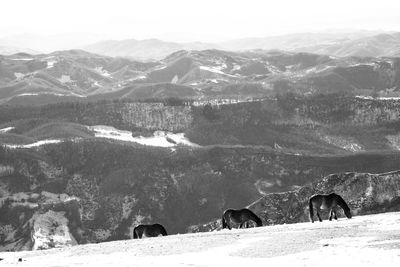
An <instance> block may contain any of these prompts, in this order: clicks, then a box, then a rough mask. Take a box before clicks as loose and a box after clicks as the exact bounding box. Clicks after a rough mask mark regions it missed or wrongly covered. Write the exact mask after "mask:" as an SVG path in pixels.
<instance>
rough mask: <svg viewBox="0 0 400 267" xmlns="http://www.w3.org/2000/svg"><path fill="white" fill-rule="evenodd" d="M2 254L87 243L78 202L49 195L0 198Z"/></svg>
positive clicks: (0, 243)
mask: <svg viewBox="0 0 400 267" xmlns="http://www.w3.org/2000/svg"><path fill="white" fill-rule="evenodd" d="M0 214H1V216H2V218H1V223H0V251H15V250H37V249H48V248H56V247H64V246H72V245H76V244H78V243H84V238H83V236H82V232H83V231H82V222H81V216H80V212H79V200H78V199H77V198H75V197H70V196H68V195H67V194H53V193H49V192H45V191H44V192H42V193H40V194H38V193H22V192H21V193H15V194H12V195H10V196H8V197H4V198H1V199H0Z"/></svg>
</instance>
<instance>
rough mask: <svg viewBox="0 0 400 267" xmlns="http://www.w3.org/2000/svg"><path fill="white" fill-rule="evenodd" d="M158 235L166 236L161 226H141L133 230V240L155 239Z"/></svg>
mask: <svg viewBox="0 0 400 267" xmlns="http://www.w3.org/2000/svg"><path fill="white" fill-rule="evenodd" d="M159 235H163V236H164V235H167V231H166V230H165V228H164V226H162V225H161V224H158V223H156V224H141V225H139V226H136V227H135V228H134V229H133V239H140V238H142V237H156V236H159Z"/></svg>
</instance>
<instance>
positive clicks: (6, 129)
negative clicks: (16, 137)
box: [0, 127, 15, 133]
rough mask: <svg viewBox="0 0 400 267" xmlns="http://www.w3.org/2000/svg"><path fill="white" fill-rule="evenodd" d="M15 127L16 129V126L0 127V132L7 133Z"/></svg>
mask: <svg viewBox="0 0 400 267" xmlns="http://www.w3.org/2000/svg"><path fill="white" fill-rule="evenodd" d="M13 129H15V127H6V128H3V129H0V133H6V132H9V131H11V130H13Z"/></svg>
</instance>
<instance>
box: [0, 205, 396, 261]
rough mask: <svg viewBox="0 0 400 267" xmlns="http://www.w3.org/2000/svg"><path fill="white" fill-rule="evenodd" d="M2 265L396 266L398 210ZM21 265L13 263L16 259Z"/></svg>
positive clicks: (76, 250)
mask: <svg viewBox="0 0 400 267" xmlns="http://www.w3.org/2000/svg"><path fill="white" fill-rule="evenodd" d="M0 258H3V260H2V261H0V265H1V266H15V265H18V266H118V267H121V266H363V267H366V266H397V267H398V266H400V212H396V213H384V214H377V215H368V216H358V217H354V218H353V219H350V220H348V219H344V218H341V219H339V221H337V222H329V221H324V222H322V223H320V222H316V223H314V224H311V223H299V224H291V225H278V226H265V227H260V228H253V229H241V230H231V231H229V230H223V231H218V232H211V233H198V234H185V235H171V236H167V237H157V238H148V239H142V240H128V241H117V242H108V243H102V244H90V245H80V246H74V247H69V248H64V249H52V250H46V251H31V252H5V253H0ZM20 258H21V259H22V262H18V259H20Z"/></svg>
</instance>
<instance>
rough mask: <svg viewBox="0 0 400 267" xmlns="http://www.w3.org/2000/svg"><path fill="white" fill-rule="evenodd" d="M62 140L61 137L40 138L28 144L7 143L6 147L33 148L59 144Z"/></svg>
mask: <svg viewBox="0 0 400 267" xmlns="http://www.w3.org/2000/svg"><path fill="white" fill-rule="evenodd" d="M61 142H62V140H59V139H46V140H40V141H37V142H35V143H32V144H27V145H12V144H5V145H4V146H5V147H8V148H13V149H15V148H33V147H39V146H43V145H47V144H58V143H61Z"/></svg>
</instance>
